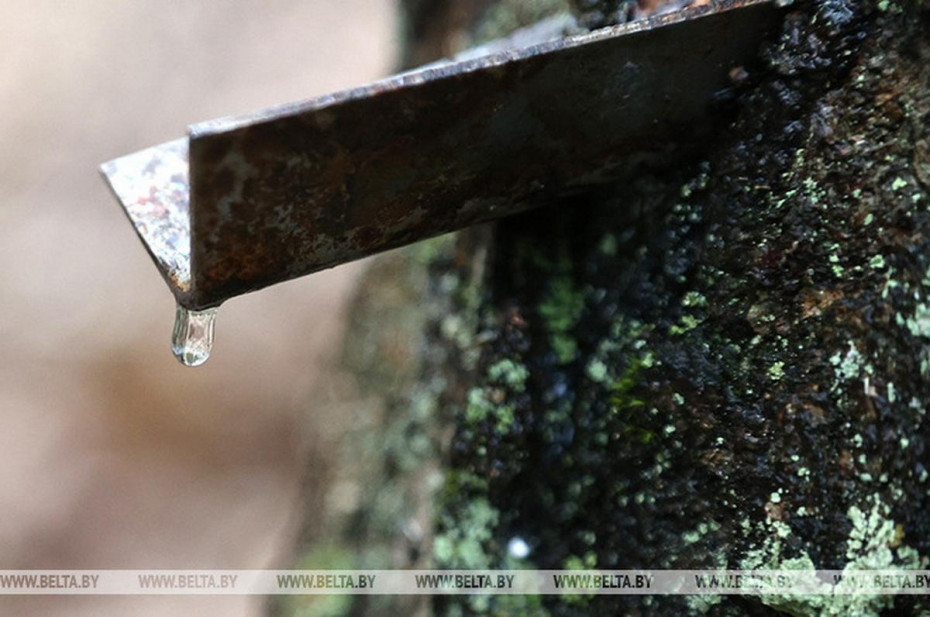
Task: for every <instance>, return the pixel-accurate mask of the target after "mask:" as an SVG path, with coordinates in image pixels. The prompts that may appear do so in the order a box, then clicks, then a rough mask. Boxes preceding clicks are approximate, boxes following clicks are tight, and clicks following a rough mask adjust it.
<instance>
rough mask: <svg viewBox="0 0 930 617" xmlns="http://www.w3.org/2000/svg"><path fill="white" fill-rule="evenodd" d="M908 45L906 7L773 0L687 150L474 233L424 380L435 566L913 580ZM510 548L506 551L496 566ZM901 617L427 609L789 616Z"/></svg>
mask: <svg viewBox="0 0 930 617" xmlns="http://www.w3.org/2000/svg"><path fill="white" fill-rule="evenodd" d="M928 33H930V29H928V16H927V11H926V10H925V9H924V8H922V7H921V6H920V5H919V4H893V3H892V4H886V3H880V4H878V5H870V4H866V3H852V2H819V3H817V2H808V3H798V4H797V5H795V6H794V7H792V8H791V9H790V10H789V11H788V16H787V18H786V21H785V24H784V31H783V33H782V35H781V37H780V39H779V40H778V41H777V42H776V43H774V44H771V45H769V46H767V47H766V49H764V51H763V63H762V65H761V66H759V67H754V68H752V69H751V70H750V69H748V67H747V73H746V74H745V75H741V76H740V80H741V82H742V83H741V84H740V85H739V95H738V97H737V98H736V99H735V101H734V110H733V116H732V118H733V120H732V122H731V123H730V125H729V126H727V127H726V128H725V129H724V130H722V131H721V132H720V135H719V137H718V139H717V140H716V141H715V142H714V143H712V144H709V145H708V147H707V149H706V151H705V152H703V153H702V156H701V157H699V158H697V159H696V160H694V161H692V162H691V163H689V164H687V165H683V166H681V167H679V168H677V169H675V170H673V171H667V172H663V173H650V172H648V171H644V172H643V173H642V174H641V175H640V176H638V177H635V178H631V179H630V181H629V182H626V183H623V184H620V185H616V186H611V187H605V188H604V189H603V190H602V191H600V192H598V193H597V194H591V195H587V196H584V197H580V198H576V199H574V200H573V201H566V202H563V203H559V204H557V205H555V206H553V207H550V208H548V209H545V210H538V211H535V212H531V213H529V214H527V215H524V216H521V217H517V218H513V219H510V220H508V221H505V222H503V223H501V224H499V225H498V227H497V229H496V233H495V237H494V240H493V241H492V242H491V243H490V245H489V246H490V248H491V249H492V251H491V252H492V256H491V257H490V258H489V260H488V263H487V266H486V270H487V276H486V278H485V279H484V282H483V283H481V284H479V285H477V286H476V287H475V288H471V289H467V288H462V289H459V292H458V293H459V294H460V297H461V298H464V299H465V300H467V301H463V302H462V303H461V304H460V310H459V312H458V313H456V314H454V315H451V316H447V317H446V318H445V320H446V321H445V323H444V324H443V327H442V328H441V329H440V330H441V331H442V332H445V333H446V335H447V336H446V338H445V340H444V343H443V344H445V345H452V346H453V347H455V348H457V349H459V350H460V351H468V350H472V349H474V347H475V346H476V345H477V346H479V347H480V349H481V353H480V359H479V360H478V362H477V364H476V366H475V367H474V370H469V367H468V366H467V364H468V363H464V365H463V366H456V365H455V363H453V365H452V368H449V367H447V368H446V371H447V373H449V375H450V376H451V377H452V378H453V380H454V383H455V384H456V387H455V388H450V389H449V390H447V394H449V395H450V396H452V395H454V393H455V392H461V397H460V400H459V401H455V400H451V401H446V403H445V405H446V407H450V406H451V407H450V408H452V409H458V411H457V415H456V432H455V437H454V439H453V443H452V448H451V453H450V459H449V463H448V469H447V472H446V480H445V485H444V488H443V490H442V491H441V492H440V494H439V495H440V503H439V514H438V529H437V534H436V537H435V539H434V542H433V553H434V557H435V559H436V561H437V562H438V564H439V565H441V566H446V567H455V568H489V567H515V566H518V565H521V566H532V567H537V568H620V569H622V568H638V567H651V568H709V567H729V568H753V567H767V568H799V567H800V568H813V567H817V568H821V569H828V568H830V569H843V568H846V567H849V568H852V569H857V568H858V569H866V568H878V567H912V568H913V567H926V564H927V555H928V554H930V515H928V505H930V503H928V489H930V482H928V477H927V476H928V470H927V465H928V462H930V461H928V451H927V447H928V445H930V442H928V437H930V433H928V427H927V424H926V419H925V414H926V407H927V405H928V395H930V387H928V386H930V381H928V379H930V356H928V345H927V344H928V337H930V306H928V305H927V304H926V298H927V294H928V292H930V272H928V266H930V254H928V251H927V249H928V240H927V233H928V231H930V217H928V212H927V206H928V203H930V202H928V198H930V195H928V186H930V184H928V171H930V167H928V164H930V163H928V158H927V143H928V141H927V140H928V136H930V115H928V114H930V34H928ZM452 271H453V272H455V269H454V268H452ZM469 324H471V325H472V326H473V329H472V330H469ZM453 399H454V396H453ZM456 405H458V406H457V407H456ZM514 541H523V542H525V543H526V544H527V545H528V546H529V547H530V553H529V555H528V556H527V557H526V558H523V559H519V558H517V557H516V556H514V555H513V554H509V553H508V550H507V547H508V545H511V543H512V542H514ZM921 602H925V601H924V600H920V599H908V598H897V599H892V598H891V597H885V598H870V597H858V598H845V599H844V598H840V597H838V598H832V599H827V598H816V597H815V598H808V599H792V598H788V597H778V596H770V597H766V598H764V599H762V600H761V601H760V600H759V599H750V598H744V599H740V598H734V597H727V598H710V599H708V598H704V599H693V598H690V599H689V598H634V597H625V598H624V597H621V598H610V597H605V596H600V597H590V598H588V597H571V598H559V599H544V600H539V599H536V598H530V599H527V598H505V597H496V598H466V599H459V598H451V599H450V598H447V599H440V600H437V608H438V609H439V612H440V613H442V614H461V613H462V612H464V613H465V614H472V613H475V614H485V613H490V614H507V613H508V612H510V611H513V610H516V609H517V608H519V610H521V611H523V612H527V611H530V610H532V611H536V612H538V613H539V614H552V615H574V614H589V613H592V612H598V613H600V612H605V611H606V612H607V613H608V614H610V612H612V611H613V612H623V613H625V614H654V613H661V612H665V613H669V614H670V612H671V611H674V612H676V613H677V612H691V613H701V612H706V613H707V614H746V613H750V614H768V613H771V612H775V611H779V610H780V611H785V612H790V613H795V614H805V615H807V614H811V615H814V614H890V613H892V612H898V611H906V612H910V611H915V610H917V608H918V606H920V607H923V608H927V607H924V606H923V605H922V604H921Z"/></svg>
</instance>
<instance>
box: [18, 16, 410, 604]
mask: <svg viewBox="0 0 930 617" xmlns="http://www.w3.org/2000/svg"><path fill="white" fill-rule="evenodd" d="M3 9H4V10H3V16H2V18H0V262H2V266H0V340H2V343H0V346H2V347H0V349H2V350H3V357H2V359H0V422H2V428H0V456H2V459H0V460H2V465H0V569H32V568H35V569H40V568H48V569H52V568H56V569H58V568H61V569H67V568H88V569H90V568H93V569H107V568H234V569H240V568H241V569H249V568H266V567H288V565H289V559H290V558H291V557H292V555H291V551H292V550H293V548H292V547H293V546H294V543H295V536H296V534H297V532H298V529H299V528H300V525H301V520H300V509H301V504H302V503H304V500H305V499H306V493H307V492H309V493H313V492H314V490H315V488H314V484H315V483H316V484H320V483H325V482H326V478H327V466H328V465H329V464H330V463H329V462H328V461H329V459H328V457H327V455H328V448H331V447H332V444H333V443H335V441H337V440H338V437H339V435H338V431H339V430H340V428H339V427H340V426H341V425H340V423H339V422H338V421H333V420H334V419H333V418H331V417H328V416H327V414H331V413H332V410H333V409H334V408H335V409H338V407H333V406H332V405H329V406H327V405H325V404H323V403H320V404H319V405H317V402H318V401H323V400H325V399H326V398H327V396H328V394H327V392H328V389H330V388H331V387H332V386H333V381H334V379H336V381H338V375H336V376H334V375H333V374H332V371H331V370H329V371H328V369H327V367H329V366H330V365H331V360H332V358H333V357H334V356H335V354H337V353H338V347H339V342H340V338H341V336H342V333H343V330H344V319H343V315H344V312H345V308H346V306H347V305H348V303H349V302H350V301H351V298H352V295H353V292H354V290H355V287H354V286H355V284H356V281H357V279H358V274H359V272H360V270H361V268H364V267H365V266H364V264H362V265H358V264H354V265H350V266H345V267H341V268H338V269H336V270H333V271H329V272H325V273H322V274H319V275H315V276H313V277H309V278H304V279H301V280H298V281H294V282H291V283H287V284H284V285H280V286H276V287H273V288H270V289H268V290H265V291H263V292H261V293H259V294H253V295H248V296H244V297H241V298H236V299H234V300H233V301H231V302H229V303H228V304H227V305H224V306H223V307H222V309H221V310H220V312H219V315H218V318H217V342H216V346H215V348H214V354H213V357H212V358H211V360H210V361H209V362H208V363H207V364H206V365H205V366H203V367H200V368H197V369H188V368H184V367H182V366H181V365H180V364H178V363H177V361H175V359H174V358H173V357H172V355H171V352H170V341H169V339H170V334H171V328H172V323H173V318H174V302H173V299H172V297H171V294H170V293H169V292H168V290H167V288H166V287H165V285H164V283H163V282H162V280H161V278H160V276H159V275H158V273H157V271H156V269H155V266H154V265H153V264H152V263H151V262H150V261H149V258H148V256H147V255H146V253H145V251H144V250H143V248H142V246H141V244H140V243H139V241H138V240H137V239H136V237H135V234H134V233H133V231H132V228H131V226H130V224H129V223H128V222H127V220H125V217H124V215H123V213H122V212H121V210H120V208H119V206H118V205H117V203H116V200H115V199H114V198H113V197H112V196H111V195H110V194H109V192H108V190H107V188H106V187H105V185H104V183H103V181H102V180H101V179H100V177H99V176H98V173H97V166H98V165H99V164H100V163H101V162H103V161H106V160H109V159H112V158H115V157H117V156H120V155H122V154H126V153H129V152H132V151H135V150H138V149H141V148H144V147H147V146H150V145H154V144H156V143H159V142H162V141H166V140H170V139H174V138H176V137H180V136H182V135H183V134H184V131H185V127H186V126H187V125H188V124H190V123H193V122H197V121H201V120H206V119H210V118H213V117H218V116H224V115H229V114H237V113H243V112H247V111H251V110H254V109H258V108H261V107H265V106H268V105H273V104H277V103H282V102H287V101H292V100H299V99H304V98H308V97H310V96H313V95H318V94H322V93H325V92H328V91H332V90H336V89H341V88H345V87H351V86H355V85H359V84H361V83H364V82H366V81H370V80H372V79H375V78H378V77H381V76H383V75H386V74H388V73H390V72H391V71H392V69H393V68H394V66H395V65H396V53H395V50H396V48H397V39H398V36H399V35H398V31H399V27H398V24H397V23H396V15H395V9H394V6H393V0H276V2H273V3H272V2H260V1H258V0H253V1H249V0H225V1H224V2H181V1H178V0H173V1H166V0H134V1H133V2H115V1H112V0H93V1H92V0H83V1H79V2H60V1H55V0H5V2H4V3H3ZM327 371H328V372H327ZM321 375H325V378H321ZM317 406H319V407H320V410H319V411H320V413H316V414H315V413H314V411H315V408H316V407H317ZM308 468H309V469H311V470H312V469H319V473H318V474H314V473H311V474H310V477H307V475H306V474H305V470H306V469H308ZM309 532H310V533H312V529H310V530H309ZM262 603H263V600H262V599H261V598H248V597H246V598H210V597H191V598H183V597H176V598H171V597H163V598H144V597H126V598H120V597H112V598H108V597H86V598H74V597H71V598H68V597H65V598H54V597H44V598H43V597H36V598H9V597H8V598H0V614H41V615H101V614H119V615H169V614H170V615H177V614H189V613H194V612H196V613H197V614H200V615H210V614H216V615H257V614H260V613H261V609H262V608H263V606H262Z"/></svg>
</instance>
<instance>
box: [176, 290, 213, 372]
mask: <svg viewBox="0 0 930 617" xmlns="http://www.w3.org/2000/svg"><path fill="white" fill-rule="evenodd" d="M215 320H216V309H215V308H210V309H206V310H203V311H189V310H187V309H186V308H184V307H183V306H181V305H180V304H179V305H178V310H177V313H176V314H175V318H174V334H173V335H172V337H171V351H172V352H173V353H174V357H175V358H177V359H178V362H180V363H181V364H183V365H184V366H200V365H201V364H203V363H204V362H206V361H207V358H209V357H210V350H211V349H212V348H213V323H214V321H215Z"/></svg>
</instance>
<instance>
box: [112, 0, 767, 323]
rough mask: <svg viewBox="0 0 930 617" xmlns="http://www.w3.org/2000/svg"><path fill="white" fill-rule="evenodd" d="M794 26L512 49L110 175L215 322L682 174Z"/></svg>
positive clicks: (175, 283) (670, 24)
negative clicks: (558, 199) (479, 232)
mask: <svg viewBox="0 0 930 617" xmlns="http://www.w3.org/2000/svg"><path fill="white" fill-rule="evenodd" d="M781 12H782V11H781V9H779V8H778V7H777V6H776V4H775V3H774V2H769V1H767V0H729V1H725V2H720V3H716V4H711V5H708V6H703V7H698V8H693V9H685V10H682V11H679V12H676V13H671V14H666V15H662V16H659V17H655V18H652V19H647V20H643V21H640V22H634V23H631V24H627V25H622V26H616V27H611V28H604V29H601V30H597V31H594V32H591V33H587V34H581V35H577V36H568V37H563V38H554V39H552V38H550V40H548V41H547V42H542V43H540V44H530V45H526V44H525V39H524V44H523V46H521V47H519V48H516V49H505V50H503V51H501V50H500V49H501V48H502V47H505V45H501V44H497V45H496V46H492V47H490V48H489V49H490V51H489V50H488V49H485V50H484V52H486V53H483V54H482V53H474V52H472V53H471V54H469V58H468V59H459V60H456V61H447V62H442V63H437V64H434V65H430V66H428V67H425V68H423V69H420V70H417V71H412V72H409V73H405V74H401V75H397V76H394V77H391V78H388V79H385V80H383V81H379V82H376V83H373V84H371V85H369V86H365V87H362V88H357V89H354V90H348V91H345V92H340V93H337V94H331V95H327V96H323V97H320V98H316V99H312V100H309V101H305V102H300V103H294V104H289V105H283V106H280V107H276V108H273V109H269V110H265V111H261V112H258V113H255V114H251V115H246V116H241V117H233V118H226V119H221V120H214V121H210V122H204V123H201V124H196V125H193V126H191V127H190V129H189V135H188V137H187V138H185V139H180V140H177V141H172V142H169V143H166V144H163V145H160V146H155V147H153V148H149V149H147V150H143V151H141V152H137V153H135V154H131V155H128V156H125V157H122V158H119V159H116V160H114V161H110V162H108V163H105V164H104V165H103V166H102V168H101V169H102V172H103V174H104V176H105V178H106V180H107V181H108V182H109V184H110V186H111V187H112V189H113V191H114V192H115V194H116V196H117V198H118V199H119V201H120V202H121V203H122V205H123V208H124V209H125V210H126V213H127V214H128V215H129V218H130V220H131V221H132V223H133V225H134V226H135V229H136V231H137V233H138V234H139V236H140V238H141V239H142V241H143V243H144V244H145V246H146V248H147V249H148V251H149V253H150V254H151V256H152V258H153V259H154V261H155V263H156V265H157V266H158V269H159V270H160V272H161V273H162V275H163V276H164V278H165V280H166V281H167V283H168V285H169V287H170V288H171V290H172V292H173V293H174V295H175V296H176V298H177V301H178V303H179V304H180V305H182V306H184V307H186V308H189V309H193V310H200V309H204V308H208V307H213V306H217V305H219V304H220V303H222V302H223V301H225V300H227V299H228V298H231V297H234V296H236V295H239V294H243V293H246V292H249V291H253V290H257V289H260V288H262V287H265V286H268V285H271V284H274V283H278V282H281V281H285V280H288V279H292V278H296V277H299V276H303V275H305V274H310V273H312V272H316V271H319V270H322V269H325V268H330V267H333V266H336V265H338V264H341V263H345V262H348V261H351V260H355V259H359V258H361V257H365V256H367V255H371V254H374V253H377V252H379V251H384V250H386V249H390V248H394V247H397V246H401V245H404V244H408V243H412V242H416V241H417V240H422V239H425V238H428V237H431V236H435V235H439V234H442V233H445V232H448V231H452V230H455V229H460V228H462V227H465V226H468V225H471V224H474V223H478V222H482V221H487V220H490V219H494V218H498V217H502V216H507V215H509V214H513V213H516V212H519V211H521V210H525V209H527V208H530V207H533V206H535V205H539V204H541V203H544V202H545V201H546V200H548V199H551V198H552V197H554V196H557V195H559V194H564V193H566V192H572V191H577V190H580V189H582V188H583V187H586V186H589V185H592V184H597V183H602V182H605V181H608V180H616V179H617V178H620V177H622V176H623V175H624V174H628V173H630V172H631V170H634V169H636V168H637V166H638V165H641V164H643V163H646V164H650V163H651V164H658V165H661V164H663V163H667V162H668V161H671V160H674V158H675V155H676V154H678V153H680V152H681V151H682V150H683V149H685V148H687V147H688V146H689V145H693V144H695V143H697V141H698V140H699V139H700V138H701V137H702V136H706V135H707V134H708V133H710V132H711V131H712V130H713V128H714V126H715V122H714V119H715V114H714V113H712V111H713V109H714V107H715V101H716V100H718V99H719V97H720V93H721V92H726V91H727V89H728V88H729V87H730V86H731V84H730V81H729V78H728V73H729V72H730V71H731V69H734V68H736V67H742V66H750V65H752V64H753V62H754V60H755V58H756V55H757V51H758V48H759V45H760V43H761V42H762V41H763V39H764V38H765V37H766V36H768V35H769V34H771V33H773V32H774V31H775V30H776V29H777V24H778V22H779V19H780V15H781ZM543 30H545V29H543ZM549 34H550V36H551V32H550V33H549Z"/></svg>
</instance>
